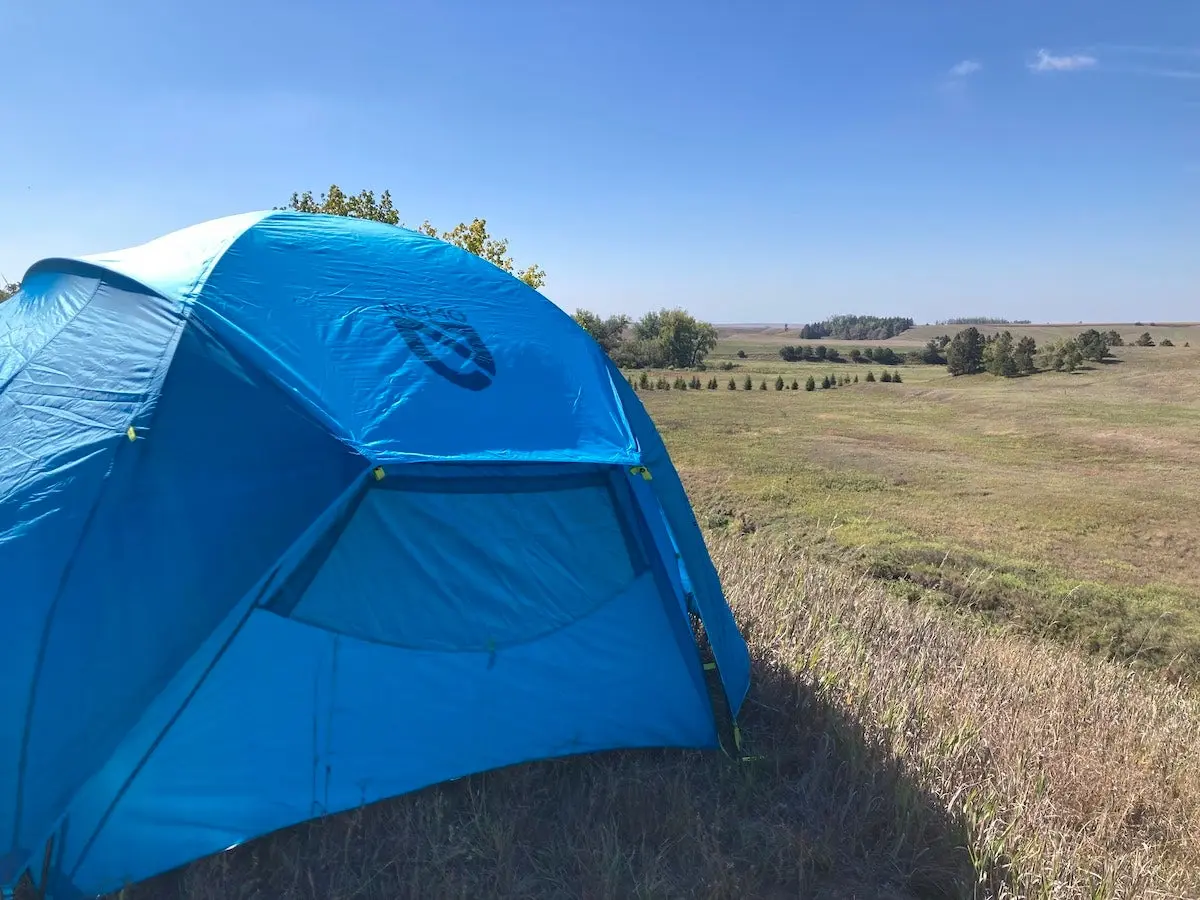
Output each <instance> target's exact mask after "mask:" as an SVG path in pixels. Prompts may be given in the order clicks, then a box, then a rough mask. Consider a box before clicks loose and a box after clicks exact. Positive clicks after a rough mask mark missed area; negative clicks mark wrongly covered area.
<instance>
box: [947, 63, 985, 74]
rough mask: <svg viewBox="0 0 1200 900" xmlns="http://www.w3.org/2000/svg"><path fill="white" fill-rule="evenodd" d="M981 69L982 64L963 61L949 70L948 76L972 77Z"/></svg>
mask: <svg viewBox="0 0 1200 900" xmlns="http://www.w3.org/2000/svg"><path fill="white" fill-rule="evenodd" d="M982 68H983V63H981V62H977V61H976V60H973V59H964V60H963V61H962V62H960V63H959V64H958V65H956V66H954V67H952V68H951V69H950V74H951V75H953V76H954V77H956V78H966V77H967V76H968V75H974V74H975V73H976V72H978V71H979V70H980V69H982Z"/></svg>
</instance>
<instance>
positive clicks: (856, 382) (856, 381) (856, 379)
mask: <svg viewBox="0 0 1200 900" xmlns="http://www.w3.org/2000/svg"><path fill="white" fill-rule="evenodd" d="M854 383H855V384H858V376H857V375H855V376H854Z"/></svg>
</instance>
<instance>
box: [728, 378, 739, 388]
mask: <svg viewBox="0 0 1200 900" xmlns="http://www.w3.org/2000/svg"><path fill="white" fill-rule="evenodd" d="M729 389H730V390H731V391H736V390H737V382H736V381H734V380H733V379H732V378H730V379H729Z"/></svg>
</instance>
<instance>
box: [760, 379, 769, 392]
mask: <svg viewBox="0 0 1200 900" xmlns="http://www.w3.org/2000/svg"><path fill="white" fill-rule="evenodd" d="M758 389H759V390H760V391H765V390H766V389H767V379H765V378H764V379H763V380H762V384H760V385H759V386H758Z"/></svg>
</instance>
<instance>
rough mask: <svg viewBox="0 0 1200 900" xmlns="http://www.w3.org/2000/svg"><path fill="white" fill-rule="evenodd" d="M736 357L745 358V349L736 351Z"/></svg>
mask: <svg viewBox="0 0 1200 900" xmlns="http://www.w3.org/2000/svg"><path fill="white" fill-rule="evenodd" d="M737 358H738V359H745V358H746V351H745V350H739V351H738V352H737Z"/></svg>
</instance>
